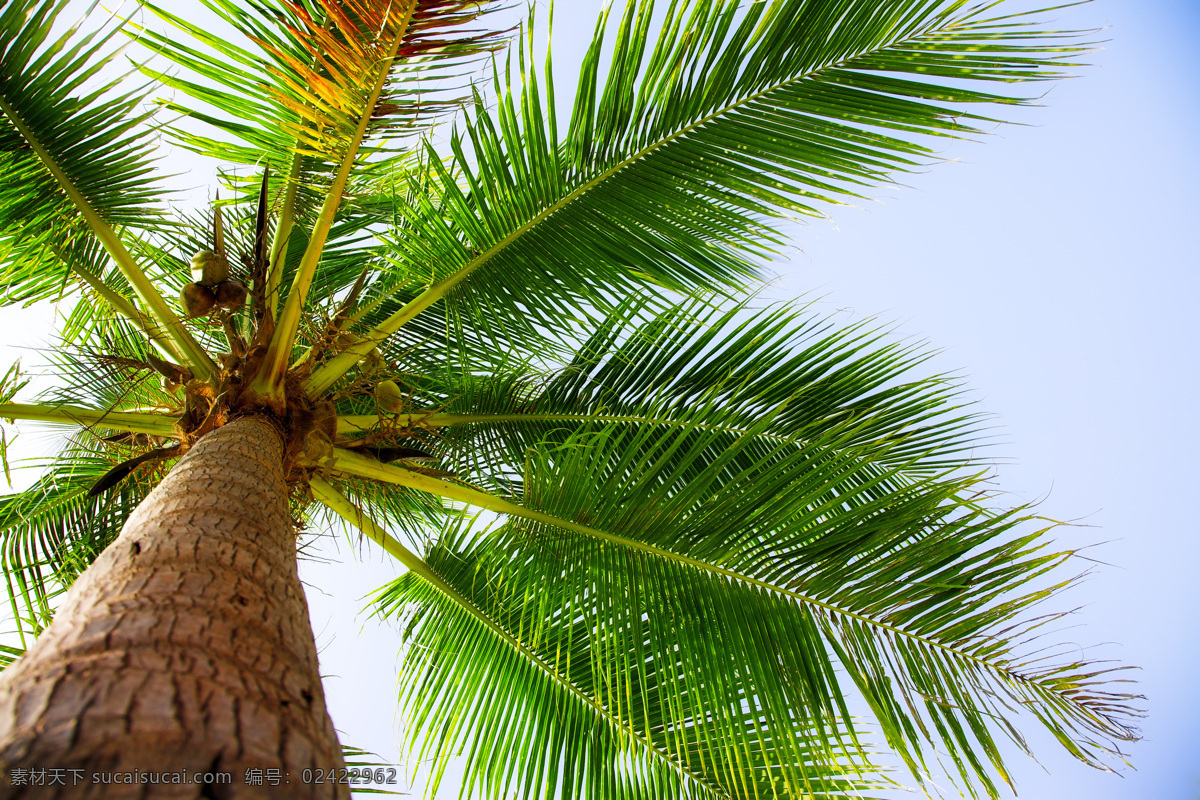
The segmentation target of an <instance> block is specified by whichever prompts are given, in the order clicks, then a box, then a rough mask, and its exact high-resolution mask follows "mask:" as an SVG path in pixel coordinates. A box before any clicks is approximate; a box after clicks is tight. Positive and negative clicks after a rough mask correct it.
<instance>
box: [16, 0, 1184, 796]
mask: <svg viewBox="0 0 1200 800" xmlns="http://www.w3.org/2000/svg"><path fill="white" fill-rule="evenodd" d="M165 4H166V5H167V6H168V7H169V8H172V9H176V8H182V7H183V6H184V3H182V2H180V0H166V3H165ZM1014 5H1016V6H1017V7H1027V6H1026V5H1023V4H1021V3H1016V4H1014ZM599 6H600V4H599V3H598V2H596V1H595V0H559V3H558V8H557V12H556V20H555V25H556V41H561V42H562V44H561V45H556V48H555V52H556V59H557V60H558V61H560V62H565V61H566V60H567V59H569V58H570V56H571V55H572V54H576V55H578V54H579V53H580V46H581V43H582V42H585V41H586V39H587V38H588V36H589V35H590V31H591V27H592V22H593V20H594V18H595V12H596V10H597V9H598V8H599ZM1053 16H1054V18H1056V19H1058V20H1060V21H1061V22H1062V23H1063V26H1064V27H1099V26H1109V27H1108V29H1107V30H1105V31H1104V32H1103V34H1102V38H1104V39H1107V40H1109V41H1108V42H1107V43H1106V44H1105V49H1103V50H1102V51H1100V52H1098V53H1096V54H1095V55H1094V56H1093V58H1092V62H1093V63H1094V66H1093V67H1091V68H1088V69H1085V70H1082V71H1081V73H1080V74H1081V77H1080V78H1078V79H1076V80H1071V81H1067V82H1062V83H1060V84H1057V85H1055V86H1054V87H1053V88H1052V89H1051V90H1050V92H1049V94H1048V95H1047V96H1046V98H1045V99H1044V101H1043V103H1044V105H1045V107H1044V108H1037V109H1026V110H1022V111H1021V112H1020V113H1019V114H1018V119H1019V120H1020V121H1021V122H1023V123H1026V126H1023V127H1018V126H1005V127H1002V128H999V129H997V130H996V131H995V132H994V133H993V134H992V135H990V136H988V137H986V141H984V142H983V143H982V144H972V143H950V144H947V145H945V150H944V152H943V155H944V156H945V157H946V158H949V159H954V162H953V163H948V164H943V165H940V166H938V167H936V168H934V169H932V170H931V171H929V172H928V173H927V174H922V175H916V176H911V177H910V178H908V179H906V181H905V183H906V188H901V189H892V190H880V191H879V192H876V193H874V197H876V198H878V202H871V203H867V204H863V205H862V206H861V207H860V208H841V209H835V210H833V211H832V212H831V217H832V221H813V222H807V223H804V224H800V225H796V226H795V227H794V228H793V229H791V230H790V231H789V232H790V233H791V234H792V235H793V243H794V245H795V247H794V248H793V249H789V250H787V251H785V252H783V253H781V255H780V257H779V258H778V259H777V260H776V261H775V263H774V264H773V265H772V268H773V270H774V271H775V272H776V273H777V275H778V278H777V280H776V281H775V282H774V283H773V284H772V286H771V287H770V289H769V295H768V296H769V297H771V298H777V299H786V298H794V297H801V296H803V297H808V298H811V299H813V300H816V301H817V302H818V307H819V308H822V309H824V310H826V311H829V312H835V311H838V312H840V313H841V314H842V315H843V316H844V318H845V319H846V320H847V321H852V320H858V319H862V318H864V317H878V318H880V319H882V320H885V321H888V322H892V323H894V324H895V326H896V330H897V334H898V335H900V336H907V337H914V338H916V339H920V340H925V341H927V342H928V343H929V344H930V346H932V347H934V348H938V349H940V350H941V351H942V352H941V354H940V355H939V356H938V357H937V358H936V360H935V362H934V367H935V368H936V369H943V370H951V371H958V372H961V373H963V374H964V375H966V376H967V377H968V383H969V385H970V387H971V388H972V390H973V392H974V394H975V396H976V397H977V398H978V399H979V400H980V402H981V403H982V405H983V407H984V409H986V410H987V411H989V412H991V413H993V414H995V415H996V417H997V421H998V423H999V424H1000V425H1001V428H1000V434H1001V439H1000V444H999V445H998V446H997V448H996V450H997V454H998V455H1001V456H1004V457H1006V458H1007V459H1008V463H1006V464H1005V465H1004V466H1003V467H1002V468H1001V469H1000V471H999V476H998V479H997V482H996V485H997V487H998V488H1000V489H1002V490H1004V491H1006V492H1009V493H1011V495H1012V498H1013V499H1014V501H1030V500H1038V499H1040V500H1041V501H1042V504H1041V511H1042V513H1044V514H1045V515H1046V516H1048V517H1052V518H1056V519H1061V520H1075V521H1077V522H1078V523H1080V526H1078V527H1071V528H1062V529H1059V531H1058V532H1057V534H1056V536H1057V538H1058V540H1059V541H1060V543H1062V544H1063V545H1064V546H1069V547H1082V546H1086V545H1091V544H1095V543H1099V542H1105V544H1103V545H1101V546H1098V547H1095V548H1092V549H1089V550H1087V551H1086V555H1087V556H1089V557H1090V558H1093V559H1096V560H1098V561H1102V562H1106V564H1107V565H1097V567H1096V569H1095V571H1094V572H1093V574H1092V575H1091V576H1090V577H1089V578H1088V579H1087V580H1086V581H1085V582H1084V583H1083V584H1082V585H1080V586H1079V587H1078V588H1076V589H1074V590H1072V592H1071V593H1070V594H1069V595H1067V596H1066V597H1065V598H1063V600H1062V603H1064V604H1066V605H1068V606H1079V607H1080V611H1079V613H1078V614H1077V615H1076V617H1075V618H1074V620H1073V624H1075V625H1076V626H1077V627H1074V628H1072V629H1071V630H1070V632H1069V638H1070V639H1071V640H1072V641H1078V642H1079V643H1080V646H1081V647H1087V646H1091V645H1094V644H1096V643H1101V642H1109V643H1111V644H1109V645H1107V646H1103V647H1100V648H1097V649H1095V650H1089V651H1088V652H1089V654H1090V655H1093V656H1098V657H1113V658H1118V659H1120V660H1122V661H1125V662H1127V663H1132V664H1137V665H1139V666H1140V667H1141V668H1142V670H1141V672H1140V673H1139V675H1138V679H1139V681H1141V687H1140V689H1141V691H1143V692H1144V693H1145V694H1146V695H1147V696H1148V701H1147V708H1148V711H1149V715H1148V717H1147V718H1146V719H1145V720H1144V722H1143V725H1142V728H1143V732H1144V734H1145V740H1144V741H1143V742H1141V743H1139V744H1136V745H1133V746H1132V747H1131V748H1130V751H1129V752H1130V755H1131V761H1132V763H1133V764H1134V765H1135V766H1136V767H1137V770H1136V771H1132V770H1126V771H1125V772H1124V777H1116V776H1113V775H1107V774H1102V773H1097V772H1094V771H1092V770H1089V769H1087V768H1085V767H1083V766H1081V765H1078V764H1076V763H1075V762H1074V761H1073V760H1071V759H1070V758H1069V757H1066V756H1061V755H1060V754H1059V752H1058V751H1057V749H1056V745H1054V744H1053V743H1052V742H1047V741H1045V740H1044V739H1039V738H1038V737H1035V738H1034V742H1035V748H1036V749H1037V751H1038V752H1039V754H1040V755H1041V757H1042V766H1044V767H1045V770H1043V769H1042V767H1039V766H1038V765H1037V764H1035V763H1033V762H1031V761H1029V760H1028V759H1024V758H1023V757H1022V756H1019V755H1018V756H1014V759H1013V766H1014V767H1015V773H1016V777H1017V781H1018V788H1019V789H1020V796H1021V797H1023V798H1032V799H1033V800H1085V798H1086V800H1196V799H1197V798H1200V758H1197V757H1196V756H1195V755H1194V753H1193V752H1192V751H1193V750H1194V742H1196V741H1200V713H1198V712H1200V691H1197V683H1196V681H1195V680H1194V679H1193V678H1192V676H1191V673H1192V671H1193V668H1194V666H1193V665H1195V664H1196V663H1197V661H1198V660H1200V645H1198V640H1200V636H1198V634H1200V625H1198V624H1197V622H1196V618H1195V612H1194V609H1196V608H1197V607H1198V606H1200V581H1198V580H1197V579H1196V577H1195V571H1196V569H1197V567H1196V565H1197V564H1198V563H1200V543H1198V542H1200V536H1198V534H1200V525H1198V524H1197V522H1196V519H1195V516H1194V514H1192V513H1191V509H1190V508H1189V504H1188V503H1187V501H1186V498H1188V497H1194V496H1195V495H1194V494H1193V492H1194V491H1195V489H1191V490H1190V491H1189V486H1190V485H1191V484H1192V483H1193V482H1194V480H1195V477H1196V475H1195V472H1196V469H1195V466H1194V465H1195V457H1194V455H1193V454H1194V453H1196V452H1197V451H1200V436H1198V434H1197V422H1196V405H1197V404H1196V400H1195V398H1196V397H1197V396H1200V391H1198V389H1200V386H1198V385H1197V383H1198V381H1197V378H1196V373H1197V369H1196V367H1197V358H1196V356H1195V354H1194V351H1195V348H1196V346H1197V344H1198V343H1200V336H1197V333H1198V328H1200V313H1197V312H1196V311H1195V310H1194V308H1193V307H1194V306H1195V304H1196V303H1197V298H1198V297H1200V291H1198V290H1200V286H1198V283H1200V280H1198V278H1197V269H1196V267H1197V266H1198V263H1197V262H1198V261H1200V259H1198V258H1197V255H1196V252H1197V245H1196V244H1195V241H1194V240H1195V234H1194V233H1193V232H1192V231H1191V230H1189V229H1191V228H1200V225H1197V224H1196V222H1195V220H1196V219H1197V218H1198V217H1200V202H1198V201H1197V199H1196V188H1197V186H1200V156H1198V155H1197V152H1196V148H1195V143H1196V135H1195V131H1197V130H1200V49H1198V48H1197V47H1196V45H1195V43H1196V41H1197V40H1198V34H1200V8H1198V7H1197V4H1196V3H1194V2H1186V1H1185V0H1095V2H1093V3H1090V4H1088V5H1085V6H1082V7H1079V8H1072V9H1067V10H1063V11H1060V12H1056V13H1055V14H1054V15H1053ZM560 37H561V38H560ZM561 66H562V67H563V69H564V71H565V68H566V64H562V65H561ZM560 74H561V72H560ZM558 85H559V91H560V93H562V92H564V91H565V87H566V86H569V85H570V81H567V80H561V79H560V81H559V82H558ZM188 183H190V184H193V185H195V184H201V183H203V179H199V178H198V179H196V180H194V181H192V180H188ZM47 322H48V315H47V314H46V313H43V312H41V311H37V310H32V311H27V312H23V313H22V314H21V315H19V316H18V315H14V314H12V313H8V312H6V313H4V314H2V315H0V326H2V329H3V331H4V341H5V343H6V344H10V345H14V344H21V343H25V344H38V343H40V342H41V341H44V340H45V327H44V325H45V324H46V323H47ZM39 326H41V327H39ZM9 352H10V351H8V350H7V349H6V352H5V357H4V358H3V359H2V360H3V364H4V365H7V363H8V361H10V360H11V358H9V357H8V353H9ZM35 436H36V434H34V433H33V431H32V429H31V431H30V438H33V437H35ZM336 543H337V540H336V539H329V540H326V541H325V542H323V543H322V545H321V547H320V548H319V549H318V550H317V551H315V552H314V553H313V554H312V555H313V558H314V560H312V561H306V562H304V564H303V567H302V573H303V575H304V576H305V578H306V579H307V580H308V581H309V582H310V602H311V603H312V612H313V623H314V629H315V631H316V634H317V640H318V645H319V646H321V647H322V648H323V650H322V665H323V672H325V673H326V686H327V691H328V694H329V700H330V706H331V713H332V714H333V717H334V721H335V724H336V725H337V726H338V728H339V729H340V730H341V731H342V732H343V736H344V741H346V742H348V743H351V744H354V745H356V746H358V747H363V748H366V749H369V750H373V751H375V752H377V753H378V754H379V755H380V756H381V757H383V758H384V759H385V760H388V761H396V760H398V759H399V758H400V753H401V752H402V750H403V748H402V746H401V745H400V743H399V728H400V727H401V725H402V719H400V718H399V717H398V716H397V714H396V713H395V710H394V708H393V706H392V704H391V703H390V702H389V701H390V699H391V698H394V695H395V685H394V668H393V664H394V662H395V654H396V643H397V639H396V637H395V634H394V633H393V632H392V631H391V630H390V629H388V628H387V627H380V626H378V625H377V624H376V623H374V622H373V621H371V620H369V619H367V618H366V615H365V614H363V613H361V608H362V603H361V598H362V596H363V595H364V594H365V593H366V592H367V591H368V590H369V589H371V588H373V587H375V586H378V585H380V584H382V583H383V582H384V581H386V580H387V579H388V578H389V577H390V576H391V575H393V574H394V572H395V571H394V568H393V567H392V566H391V564H389V563H384V562H383V561H381V560H380V558H379V557H377V556H366V557H365V558H364V560H363V561H362V562H359V561H356V559H355V557H354V556H352V555H351V553H350V550H349V548H348V547H347V546H346V544H345V543H344V542H342V543H341V545H340V547H338V546H336ZM317 559H332V563H320V562H319V561H318V560H317ZM1085 566H1086V564H1084V563H1082V562H1081V564H1080V569H1082V568H1084V567H1085ZM316 586H321V587H323V590H321V589H317V588H315V587H316ZM449 784H451V785H448V786H447V787H446V789H445V791H444V792H443V794H444V796H445V797H453V796H455V793H456V789H457V787H455V786H453V785H452V784H453V782H452V781H450V782H449ZM415 788H416V787H414V789H415Z"/></svg>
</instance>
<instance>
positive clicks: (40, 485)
mask: <svg viewBox="0 0 1200 800" xmlns="http://www.w3.org/2000/svg"><path fill="white" fill-rule="evenodd" d="M143 438H144V437H143ZM87 439H91V441H90V442H89V441H87ZM143 449H144V448H143ZM133 452H134V449H133V448H131V447H129V446H127V445H119V444H114V443H110V442H103V441H100V440H98V439H97V438H96V437H91V436H89V437H86V438H78V439H76V440H75V442H74V443H73V444H72V445H70V446H69V447H68V448H67V449H66V450H65V451H64V452H63V453H61V454H60V455H59V456H58V457H57V458H56V459H54V460H53V461H52V462H50V463H49V464H48V465H47V468H46V471H45V474H44V475H43V476H42V478H40V479H39V480H38V481H37V482H36V483H35V484H34V485H33V486H31V487H30V488H28V489H26V490H25V491H24V492H20V493H17V494H10V495H6V496H4V497H0V557H2V558H3V562H4V563H3V568H4V572H5V577H6V581H7V583H6V587H7V592H8V599H9V606H10V610H11V612H12V615H13V619H14V621H15V623H16V625H17V633H18V636H19V638H20V642H21V647H22V648H24V647H26V646H28V645H29V644H31V643H32V639H33V638H36V637H37V636H38V635H39V634H40V633H41V631H42V630H43V629H44V628H45V627H46V626H47V625H49V624H50V621H51V619H52V618H53V615H54V610H55V608H56V607H57V600H58V598H59V597H60V596H61V594H62V593H63V592H65V591H66V590H67V589H68V588H70V586H71V584H72V583H73V582H74V581H75V579H76V578H77V577H79V575H80V574H81V573H82V572H83V571H84V570H85V569H86V568H87V567H88V566H89V565H90V564H91V563H92V561H94V560H95V559H96V558H97V557H98V556H99V555H100V553H101V552H103V551H104V548H105V547H107V546H108V544H109V543H110V542H111V541H112V540H113V539H115V538H116V536H117V534H118V533H120V531H121V527H122V526H123V525H124V524H125V520H126V519H127V518H128V517H129V515H130V514H131V513H133V510H134V509H135V508H137V506H138V504H139V503H141V502H142V500H143V499H145V497H146V495H147V494H149V493H150V490H151V489H152V488H153V487H154V484H156V483H157V478H156V477H153V476H146V475H138V476H135V478H133V479H129V480H126V481H124V482H122V483H121V484H120V485H119V486H117V487H116V488H115V489H113V490H111V491H109V492H107V493H105V494H101V495H98V496H94V497H91V496H89V495H88V491H89V490H90V489H91V488H92V486H93V485H94V484H95V483H96V481H97V480H99V479H100V477H101V476H103V475H104V473H106V472H107V471H108V470H109V469H111V468H112V467H113V466H114V465H115V464H116V463H117V462H118V461H121V460H123V459H124V458H125V457H127V456H128V455H130V454H131V453H133ZM158 469H159V470H162V467H161V466H160V467H159V468H158ZM163 474H165V472H164V473H163Z"/></svg>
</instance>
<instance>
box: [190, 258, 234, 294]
mask: <svg viewBox="0 0 1200 800" xmlns="http://www.w3.org/2000/svg"><path fill="white" fill-rule="evenodd" d="M228 278H229V262H228V261H226V260H225V257H224V256H222V255H221V254H220V253H214V252H213V251H212V250H201V251H200V252H198V253H196V255H194V256H192V280H194V281H195V282H196V283H199V284H200V285H202V286H216V285H217V284H218V283H221V282H222V281H224V280H228Z"/></svg>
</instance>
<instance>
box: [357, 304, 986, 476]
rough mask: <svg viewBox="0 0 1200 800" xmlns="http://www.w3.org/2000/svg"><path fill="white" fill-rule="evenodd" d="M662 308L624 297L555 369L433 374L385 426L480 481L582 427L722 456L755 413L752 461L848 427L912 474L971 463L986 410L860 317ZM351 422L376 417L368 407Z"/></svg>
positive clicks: (863, 444)
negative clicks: (691, 443)
mask: <svg viewBox="0 0 1200 800" xmlns="http://www.w3.org/2000/svg"><path fill="white" fill-rule="evenodd" d="M662 305H663V306H665V308H660V307H659V305H658V304H657V302H656V301H655V300H654V299H652V296H647V295H643V296H641V297H639V298H636V299H634V300H632V301H630V302H628V303H625V304H622V305H621V306H620V307H619V308H618V309H617V310H616V311H615V312H614V313H613V314H612V315H610V316H609V317H608V318H607V319H605V320H604V321H603V323H602V324H600V325H599V326H598V327H597V328H596V329H595V331H594V332H593V334H592V336H591V337H590V338H589V339H588V340H586V341H585V342H583V343H582V344H581V345H580V346H579V349H578V350H577V351H576V352H575V354H574V356H573V358H571V359H570V361H568V362H567V363H566V364H565V365H563V366H561V367H559V368H558V369H555V370H551V371H540V372H539V371H536V370H530V369H520V368H517V369H511V370H505V369H501V370H497V371H493V372H491V373H489V374H486V375H477V374H471V373H458V374H454V373H450V374H448V375H447V374H446V373H445V372H443V373H440V374H442V375H445V376H446V380H445V382H444V383H443V384H442V385H441V386H440V387H439V392H438V394H440V398H439V399H438V401H437V403H436V405H435V406H429V407H425V408H422V407H420V406H418V405H417V404H416V403H414V402H411V401H410V402H406V403H405V408H403V409H391V410H393V411H400V412H402V414H401V416H400V417H397V418H396V420H395V422H394V423H392V424H394V425H396V426H397V427H404V425H405V424H406V423H407V424H408V425H409V426H411V427H412V428H415V429H417V430H422V429H425V430H429V431H431V432H435V433H436V436H437V439H438V440H439V442H440V443H441V445H442V447H441V448H440V449H439V452H441V453H442V454H443V455H444V456H445V457H446V458H447V459H448V460H449V463H453V464H455V465H456V470H457V471H459V472H460V473H461V474H465V475H471V476H474V479H477V480H478V479H482V478H483V476H486V475H502V474H510V475H511V474H512V473H513V472H515V471H519V470H520V469H521V468H522V466H523V463H524V459H525V453H526V451H527V449H528V448H530V447H535V446H538V445H539V444H540V443H545V442H555V441H562V440H563V439H564V438H565V437H566V436H568V435H570V434H573V433H577V432H579V431H581V430H589V429H590V430H598V429H601V428H604V427H607V426H609V425H611V424H617V425H625V426H629V427H633V428H636V427H641V426H658V427H663V428H674V429H676V430H690V431H693V432H694V433H695V434H697V435H698V436H707V435H710V434H711V433H713V432H718V433H720V434H721V438H719V439H716V440H713V443H714V446H715V447H717V449H718V451H720V450H723V449H724V448H726V447H728V446H729V445H730V444H731V443H732V442H734V441H735V440H737V439H738V438H740V437H743V436H745V435H747V434H749V432H750V431H751V430H752V429H756V426H757V424H758V423H759V422H760V421H761V420H762V419H764V417H769V418H770V420H771V425H770V427H769V428H767V429H765V430H761V431H760V434H759V436H760V439H761V441H760V443H759V445H758V449H757V450H756V451H755V452H756V455H759V456H761V455H762V453H763V452H766V451H771V450H774V449H775V448H776V447H777V445H779V444H780V443H783V442H787V443H791V444H792V445H794V446H795V447H803V446H804V445H805V444H806V443H807V442H808V441H809V440H810V439H812V438H815V437H819V436H820V435H821V433H822V432H824V431H827V430H830V429H831V428H834V427H842V428H845V427H847V426H848V425H853V426H854V428H855V433H854V435H853V436H852V437H849V438H848V439H847V444H848V446H850V447H854V448H857V449H858V450H859V451H860V452H862V451H865V450H867V449H868V448H870V447H871V446H874V447H875V449H876V451H877V452H878V453H879V456H880V457H881V458H882V459H884V461H885V463H887V464H893V465H894V464H899V463H903V464H904V465H905V468H906V470H909V471H917V472H922V473H924V474H929V473H931V472H939V471H944V470H948V469H954V468H959V467H968V466H974V465H975V464H976V463H977V462H976V454H977V451H978V448H980V447H981V446H982V445H983V444H984V442H983V441H982V438H981V435H982V430H981V427H982V424H983V422H982V417H981V415H980V414H979V413H978V412H976V411H974V410H973V409H971V408H970V407H969V406H968V404H967V402H966V401H965V400H964V399H963V396H962V394H963V389H962V387H961V385H960V383H959V381H958V380H957V379H955V378H953V377H952V376H946V375H939V376H933V377H931V378H922V379H916V378H913V377H911V375H912V370H913V369H914V368H915V367H916V366H917V365H919V364H920V363H922V362H923V361H924V360H925V359H926V358H928V357H929V355H930V353H928V352H926V351H925V350H924V349H923V348H922V347H920V346H919V345H915V344H907V345H905V344H902V343H899V342H888V341H887V332H886V330H881V329H879V328H877V327H876V326H875V325H874V324H873V323H870V322H864V323H859V324H856V325H852V326H839V325H838V324H837V322H836V321H835V320H833V319H831V318H824V317H821V316H818V315H817V314H815V313H813V312H811V311H810V310H808V309H806V308H805V307H803V306H799V307H796V306H790V305H783V306H777V307H774V308H772V307H760V306H758V305H756V304H755V303H754V302H753V301H747V302H743V303H738V304H733V305H728V306H726V307H724V308H721V309H717V308H714V307H712V306H710V305H708V304H706V303H703V302H700V301H686V302H682V303H676V304H674V305H671V304H668V303H667V302H666V301H665V299H664V301H663V302H662ZM438 376H439V373H437V372H435V373H433V376H432V377H434V378H436V377H438ZM414 399H415V398H414ZM385 416H386V415H385ZM351 422H353V423H354V426H355V427H358V428H359V429H365V430H369V429H371V428H372V427H373V426H377V425H379V424H380V421H379V417H378V416H374V417H372V416H371V415H364V416H362V417H357V418H356V417H347V418H346V423H347V424H346V427H347V428H349V427H351V426H350V423H351ZM383 424H387V423H383ZM716 455H717V452H714V453H713V456H714V458H715V457H716Z"/></svg>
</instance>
